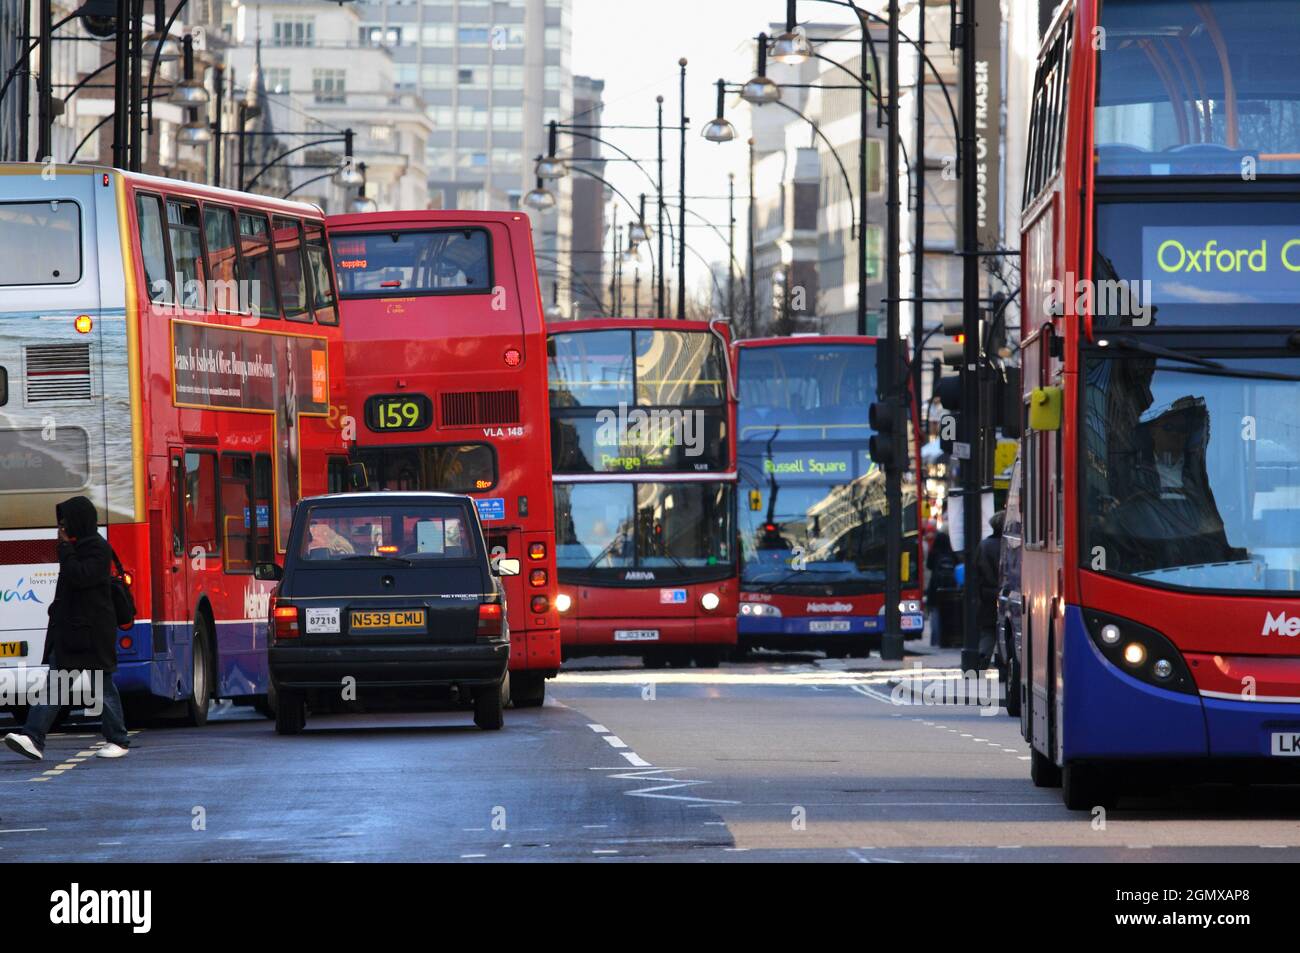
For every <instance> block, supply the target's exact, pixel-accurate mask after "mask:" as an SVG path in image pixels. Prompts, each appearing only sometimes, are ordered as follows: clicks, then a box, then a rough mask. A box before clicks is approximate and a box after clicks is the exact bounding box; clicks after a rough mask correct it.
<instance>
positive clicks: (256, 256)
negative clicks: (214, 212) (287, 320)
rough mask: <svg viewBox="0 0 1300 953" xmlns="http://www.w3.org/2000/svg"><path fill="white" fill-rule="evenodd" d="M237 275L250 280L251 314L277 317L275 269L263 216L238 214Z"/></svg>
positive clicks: (277, 303)
mask: <svg viewBox="0 0 1300 953" xmlns="http://www.w3.org/2000/svg"><path fill="white" fill-rule="evenodd" d="M239 277H240V278H241V279H242V280H243V281H247V282H249V299H250V301H251V303H252V305H253V314H254V315H255V316H256V317H259V318H279V317H280V305H279V301H278V299H277V297H276V293H275V272H274V271H272V269H271V227H270V225H268V224H267V221H266V216H265V215H257V214H254V213H252V212H240V213H239Z"/></svg>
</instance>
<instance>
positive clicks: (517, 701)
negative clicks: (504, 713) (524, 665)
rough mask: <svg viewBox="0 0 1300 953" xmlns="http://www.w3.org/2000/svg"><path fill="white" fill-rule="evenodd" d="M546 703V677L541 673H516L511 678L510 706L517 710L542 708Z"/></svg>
mask: <svg viewBox="0 0 1300 953" xmlns="http://www.w3.org/2000/svg"><path fill="white" fill-rule="evenodd" d="M545 701H546V676H545V675H543V674H542V673H541V672H515V674H514V675H512V676H511V677H510V704H511V705H513V706H514V707H515V708H540V707H541V706H542V704H543V703H544V702H545Z"/></svg>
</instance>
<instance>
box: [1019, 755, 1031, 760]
mask: <svg viewBox="0 0 1300 953" xmlns="http://www.w3.org/2000/svg"><path fill="white" fill-rule="evenodd" d="M1019 760H1021V761H1028V760H1029V755H1027V754H1022V755H1021V756H1020V758H1019Z"/></svg>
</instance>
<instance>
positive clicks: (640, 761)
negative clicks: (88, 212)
mask: <svg viewBox="0 0 1300 953" xmlns="http://www.w3.org/2000/svg"><path fill="white" fill-rule="evenodd" d="M619 754H621V755H622V756H623V757H625V758H627V763H628V764H630V765H632V767H634V768H648V767H650V762H649V761H647V760H645V758H643V757H641V756H640V755H639V754H637V753H636V752H635V751H620V752H619ZM611 777H618V775H611Z"/></svg>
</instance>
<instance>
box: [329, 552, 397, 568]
mask: <svg viewBox="0 0 1300 953" xmlns="http://www.w3.org/2000/svg"><path fill="white" fill-rule="evenodd" d="M362 559H366V560H372V561H379V562H385V563H397V564H398V565H399V566H414V565H415V563H413V562H411V561H410V560H409V559H407V558H406V557H405V556H383V555H375V554H372V553H357V554H354V555H352V556H344V557H343V558H342V559H340V560H339V561H340V562H351V561H353V560H362Z"/></svg>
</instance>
